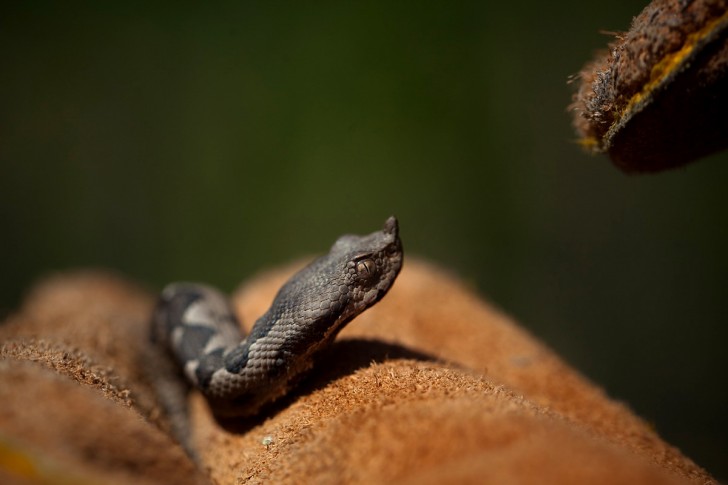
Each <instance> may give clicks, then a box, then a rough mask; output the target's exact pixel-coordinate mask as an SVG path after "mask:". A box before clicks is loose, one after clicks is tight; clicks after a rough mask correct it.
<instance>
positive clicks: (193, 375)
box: [151, 216, 403, 418]
mask: <svg viewBox="0 0 728 485" xmlns="http://www.w3.org/2000/svg"><path fill="white" fill-rule="evenodd" d="M402 260H403V251H402V243H401V241H400V238H399V224H398V221H397V219H396V218H395V217H394V216H392V217H389V218H388V219H387V220H386V222H385V223H384V227H383V229H382V230H379V231H376V232H373V233H371V234H368V235H362V236H360V235H351V234H348V235H344V236H341V237H339V238H338V239H337V240H336V242H335V243H334V245H333V246H332V247H331V249H330V251H329V252H328V253H327V254H325V255H324V256H321V257H319V258H318V259H315V260H314V261H313V262H311V263H310V264H309V265H308V266H306V267H304V268H303V269H301V270H300V271H298V272H297V273H295V274H294V275H293V276H292V277H291V278H290V279H289V280H288V281H287V282H286V283H285V284H284V285H283V286H282V287H281V288H280V290H278V293H277V294H276V296H275V298H274V299H273V302H272V304H271V305H270V308H268V310H267V311H266V312H265V313H264V314H263V315H262V316H261V317H259V318H258V319H257V320H256V322H255V324H254V325H253V327H252V329H251V331H250V333H249V334H248V335H243V332H242V330H241V326H240V323H239V320H238V318H237V317H236V315H235V312H234V311H233V310H232V305H231V303H230V302H229V301H228V299H227V298H226V296H225V295H224V294H223V293H222V292H221V291H220V290H217V289H216V288H213V287H212V286H209V285H206V284H201V283H188V282H175V283H171V284H169V285H167V286H166V287H165V288H164V289H163V290H162V292H161V295H160V297H159V299H158V303H157V305H156V307H155V310H154V313H153V316H152V324H151V340H152V342H153V344H154V345H155V348H160V349H161V350H162V351H163V353H164V354H165V356H166V357H165V358H166V359H168V361H169V362H172V365H173V366H175V367H176V369H177V371H178V373H181V374H183V375H184V378H185V379H186V381H187V385H188V386H189V387H192V388H196V389H197V390H199V391H200V392H201V393H202V394H203V395H204V396H205V397H206V399H207V402H208V404H209V406H210V409H211V410H212V412H213V414H214V415H215V416H218V417H222V418H231V417H232V418H234V417H244V416H252V415H255V414H257V413H259V412H260V410H261V408H263V407H265V406H267V405H269V404H270V403H272V402H274V401H275V400H277V399H279V398H280V397H282V396H284V395H286V394H287V393H288V392H289V391H290V390H291V389H292V388H293V387H295V386H296V385H297V384H298V382H299V381H300V380H301V377H302V376H303V375H305V374H306V372H307V371H309V370H310V369H311V368H312V367H313V365H314V361H315V358H316V356H317V355H318V354H320V352H321V351H322V350H324V349H325V348H327V347H328V346H329V345H330V344H331V342H332V341H333V340H334V338H335V337H336V335H337V334H338V333H339V331H341V329H342V328H344V326H346V325H347V324H348V323H349V322H350V321H351V320H353V319H354V318H355V317H357V316H358V315H360V314H361V313H362V312H363V311H365V310H366V309H367V308H370V307H371V306H372V305H374V304H376V303H377V302H378V301H380V300H381V299H382V298H383V297H384V295H386V294H387V292H388V291H389V289H390V288H391V287H392V284H393V283H394V281H395V279H396V278H397V275H398V274H399V272H400V269H401V267H402Z"/></svg>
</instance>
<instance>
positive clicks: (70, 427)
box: [0, 260, 713, 484]
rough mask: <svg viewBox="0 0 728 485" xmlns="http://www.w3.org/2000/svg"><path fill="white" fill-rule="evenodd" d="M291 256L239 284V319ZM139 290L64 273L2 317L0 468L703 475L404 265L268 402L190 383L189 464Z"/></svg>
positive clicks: (443, 287)
mask: <svg viewBox="0 0 728 485" xmlns="http://www.w3.org/2000/svg"><path fill="white" fill-rule="evenodd" d="M294 269H295V268H290V267H289V268H285V269H282V270H279V271H274V272H271V273H266V274H264V275H261V276H259V277H257V278H255V279H254V280H253V281H251V282H250V283H249V284H247V285H246V286H244V287H243V288H242V289H241V290H240V291H239V292H238V293H237V294H236V297H235V302H236V306H237V308H238V310H239V312H240V314H241V316H242V318H243V321H244V322H246V323H247V324H248V325H250V324H251V323H252V322H253V321H254V320H255V317H257V316H258V315H260V314H261V313H262V312H263V311H264V310H265V309H266V308H267V306H268V304H269V303H270V301H271V300H272V298H273V295H274V294H275V292H276V290H277V288H278V287H279V286H280V285H281V284H282V282H283V281H284V280H285V279H286V278H287V277H288V276H289V275H290V274H291V273H292V271H293V270H294ZM152 302H153V298H152V295H151V294H150V293H147V292H145V291H144V290H142V289H140V288H139V287H137V286H135V285H134V284H132V283H129V282H125V281H123V280H122V279H120V278H117V277H113V276H109V275H105V274H101V273H72V274H67V275H62V276H58V277H54V278H50V279H48V280H46V281H45V282H43V283H41V284H40V285H39V286H37V287H36V288H35V289H34V290H33V291H32V292H31V293H30V296H29V297H28V299H27V301H26V303H25V304H24V306H23V308H22V309H21V310H20V311H19V312H18V313H17V314H16V315H14V316H12V317H11V318H10V319H9V320H8V322H6V323H5V324H4V325H2V326H0V342H1V343H2V346H1V347H0V402H2V405H0V481H2V482H3V483H6V482H8V483H15V482H17V483H35V482H39V481H42V479H44V478H48V477H55V478H57V477H61V478H65V479H66V481H69V482H74V483H76V482H79V481H80V482H84V481H86V482H91V483H93V482H99V481H101V482H108V483H129V482H135V483H141V484H146V483H150V484H151V483H183V484H184V483H203V482H205V481H206V480H208V479H211V480H212V481H213V482H214V483H263V482H265V483H271V482H272V483H293V482H296V483H340V482H342V481H343V482H352V483H382V482H402V483H442V482H452V481H457V482H461V483H468V482H472V483H483V482H496V483H548V482H551V483H641V482H649V483H712V482H713V480H712V478H711V477H710V476H709V475H708V474H707V473H706V472H705V471H704V470H702V469H701V468H699V467H698V466H696V465H695V464H694V463H693V462H692V461H690V460H689V459H688V458H686V457H684V456H683V455H681V454H680V452H679V451H678V450H676V449H675V448H673V447H671V446H670V445H668V444H667V443H665V442H664V441H662V440H661V439H660V438H659V436H657V434H656V433H655V432H654V430H653V429H651V427H650V426H649V425H647V424H646V423H644V422H643V421H642V420H640V419H639V418H637V417H636V416H635V415H634V414H632V413H631V412H630V411H629V409H628V408H626V407H625V406H624V405H622V404H619V403H616V402H614V401H611V400H609V399H608V398H607V397H606V396H605V395H604V394H603V392H602V391H601V390H600V389H599V388H598V387H595V386H594V385H593V384H591V383H589V382H588V381H587V380H586V379H584V378H583V377H582V376H580V375H579V374H578V373H577V372H576V371H574V370H573V369H571V368H569V367H568V366H567V365H566V364H564V363H563V361H561V360H560V359H559V358H558V357H557V356H556V355H554V354H553V352H551V351H550V350H549V349H547V348H546V347H544V346H543V345H542V344H540V343H538V342H537V341H535V340H534V339H533V338H532V337H531V336H530V335H528V333H526V332H525V331H523V330H522V329H521V328H519V327H518V326H517V325H516V324H515V323H514V322H513V321H512V320H510V319H509V318H508V317H507V316H505V315H503V314H502V313H500V312H498V311H497V310H495V309H493V308H492V307H490V306H489V305H488V304H486V303H485V302H483V301H482V300H481V299H480V298H478V297H477V296H476V295H475V294H473V292H471V291H470V290H469V289H468V288H466V287H465V286H464V285H462V284H461V283H459V282H458V281H457V279H456V278H454V277H452V276H451V275H448V274H447V273H445V272H443V271H441V270H439V269H436V268H433V267H432V266H430V265H428V264H425V263H422V262H418V261H412V260H408V261H407V263H406V264H405V267H404V269H403V270H402V273H401V275H400V277H399V279H398V281H397V283H396V284H395V285H394V287H393V289H392V290H391V292H390V294H389V295H388V296H387V297H386V298H385V299H384V300H383V301H382V302H381V303H380V304H378V305H377V306H376V307H374V308H372V309H371V310H369V311H368V312H366V313H365V314H364V315H362V316H361V317H359V318H357V319H356V320H355V321H354V322H352V323H351V324H350V325H349V326H348V327H347V328H346V329H345V330H344V331H343V332H342V334H341V336H340V337H339V339H338V340H337V342H336V343H335V344H334V346H333V347H332V348H331V349H330V350H329V351H328V352H327V353H326V354H325V355H323V356H322V358H321V361H320V362H319V365H317V366H316V368H315V370H314V371H313V373H312V374H311V375H310V376H309V377H308V378H307V379H306V380H305V381H304V382H303V383H302V385H301V386H300V387H299V388H298V389H297V391H296V392H294V393H293V394H292V395H290V396H289V397H287V398H285V399H284V400H283V401H281V402H279V403H278V404H276V405H275V406H274V407H273V408H272V409H269V410H268V411H267V412H266V413H265V414H264V415H262V416H259V417H257V418H254V419H249V420H237V421H233V422H224V423H218V422H216V421H215V420H214V419H213V418H212V417H211V415H210V414H209V411H208V408H207V405H206V403H205V402H204V400H203V399H202V398H201V397H200V396H199V395H198V394H196V393H193V394H191V396H190V404H191V422H192V430H193V441H194V445H195V446H196V447H197V449H198V450H199V453H200V457H201V465H200V469H201V470H202V471H201V472H197V471H195V468H194V465H193V463H192V461H191V460H190V459H188V458H187V456H186V455H184V453H183V451H182V449H181V448H180V447H179V446H178V445H176V444H174V443H173V442H172V441H171V439H170V438H169V437H168V436H167V434H166V433H165V432H164V430H165V429H167V425H166V422H165V419H164V417H163V416H161V415H160V414H159V412H158V411H157V406H156V405H155V400H154V397H153V394H152V392H151V389H150V388H149V386H148V385H147V384H146V380H145V373H144V369H143V367H142V362H143V361H144V355H145V353H146V352H148V348H147V346H146V345H147V344H146V325H147V319H148V316H149V312H150V311H151V306H152ZM3 473H4V474H5V475H4V476H3ZM39 477H40V479H39Z"/></svg>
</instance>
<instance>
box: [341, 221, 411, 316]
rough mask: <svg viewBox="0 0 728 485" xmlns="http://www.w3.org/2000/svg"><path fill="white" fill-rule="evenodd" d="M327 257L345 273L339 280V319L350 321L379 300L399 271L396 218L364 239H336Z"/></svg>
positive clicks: (401, 254) (346, 237)
mask: <svg viewBox="0 0 728 485" xmlns="http://www.w3.org/2000/svg"><path fill="white" fill-rule="evenodd" d="M329 256H330V257H332V258H333V259H336V260H338V261H339V264H342V265H343V269H345V271H344V272H343V273H342V274H341V276H340V278H341V282H342V284H341V285H340V287H339V292H340V294H341V300H346V301H347V303H348V304H347V305H345V306H344V308H343V309H344V313H345V315H342V316H344V317H345V318H346V317H349V318H352V317H353V316H356V315H357V314H359V313H360V312H362V311H364V310H365V309H366V308H368V307H369V306H371V305H373V304H374V303H376V302H377V301H379V300H381V299H382V297H383V296H384V295H385V294H386V293H387V291H389V288H390V287H391V286H392V284H393V283H394V280H395V278H396V277H397V275H398V274H399V271H400V269H401V268H402V256H403V253H402V242H401V241H400V239H399V224H398V222H397V218H395V217H394V216H392V217H390V218H389V219H387V221H386V222H385V223H384V228H383V229H382V230H381V231H376V232H373V233H371V234H369V235H366V236H354V235H347V236H342V237H340V238H339V239H338V240H337V241H336V243H335V244H334V246H333V247H332V248H331V252H330V253H329Z"/></svg>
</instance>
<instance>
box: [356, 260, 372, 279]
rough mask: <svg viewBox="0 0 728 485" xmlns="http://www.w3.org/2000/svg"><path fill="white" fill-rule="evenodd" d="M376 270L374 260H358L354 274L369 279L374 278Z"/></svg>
mask: <svg viewBox="0 0 728 485" xmlns="http://www.w3.org/2000/svg"><path fill="white" fill-rule="evenodd" d="M376 270H377V265H376V264H374V260H373V259H371V258H365V259H360V260H359V261H357V262H356V273H357V274H358V275H359V276H360V277H361V278H364V279H369V278H371V277H372V276H374V273H375V272H376Z"/></svg>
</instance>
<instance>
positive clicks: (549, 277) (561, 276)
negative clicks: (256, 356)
mask: <svg viewBox="0 0 728 485" xmlns="http://www.w3.org/2000/svg"><path fill="white" fill-rule="evenodd" d="M6 3H8V2H6ZM306 3H307V2H250V3H244V2H228V3H217V4H204V5H203V4H202V3H185V2H183V3H180V2H161V3H159V2H158V3H156V4H155V5H154V6H151V7H150V6H149V5H148V4H147V3H141V2H140V3H138V4H137V3H135V2H117V3H112V4H106V5H101V4H97V3H95V2H89V3H88V4H83V3H67V2H63V3H61V2H53V3H51V2H48V3H43V2H23V3H20V2H17V3H16V4H15V5H8V4H3V6H2V7H0V88H1V89H0V202H1V204H0V227H2V234H3V235H2V238H0V239H1V241H0V244H1V245H2V246H0V249H1V250H2V263H0V264H1V267H0V268H1V274H2V280H1V282H0V284H1V287H0V291H1V294H0V308H1V309H2V310H0V311H2V312H3V313H8V312H10V311H12V310H13V309H14V308H16V307H17V305H18V304H19V302H20V299H21V298H22V294H23V291H24V290H25V289H27V288H28V287H29V285H31V284H32V282H33V281H34V280H36V279H37V278H38V277H40V276H42V275H44V274H47V273H49V272H53V271H57V270H64V269H69V268H76V267H88V266H97V267H108V268H113V269H115V270H117V271H118V272H120V273H122V274H125V275H128V276H129V277H131V278H133V279H136V280H138V281H140V282H143V283H145V284H147V285H148V286H149V287H152V288H158V287H160V286H161V285H163V284H164V283H165V282H168V281H170V280H175V279H188V280H189V279H199V280H204V281H210V282H213V283H215V284H217V285H219V286H221V287H222V288H224V289H226V290H230V289H232V288H234V287H235V285H237V284H238V283H239V282H240V281H241V280H242V279H244V278H246V277H249V276H250V275H251V274H253V273H254V272H256V271H259V270H262V269H263V268H266V267H269V266H271V265H275V264H279V263H283V262H287V261H289V260H291V259H293V258H296V257H299V256H301V255H306V254H311V253H315V252H322V251H324V250H325V249H327V248H328V246H329V245H330V244H331V242H332V241H333V240H334V239H335V238H336V237H337V236H338V235H339V234H341V233H345V232H369V231H372V230H374V229H375V228H378V227H380V225H381V224H382V222H383V221H384V219H385V218H386V217H387V216H388V215H389V214H391V213H394V214H396V215H397V216H398V217H399V218H400V223H401V227H402V234H403V239H404V243H405V246H406V250H407V252H408V254H409V255H419V256H422V257H426V258H429V259H431V260H433V261H436V262H438V263H440V264H441V265H443V266H445V267H448V268H452V269H454V270H455V271H456V272H458V273H459V274H460V275H461V276H462V277H463V278H464V279H465V280H467V281H469V282H472V284H473V286H474V287H476V288H477V290H478V291H479V292H481V293H482V294H483V295H485V296H486V297H487V298H488V299H490V300H492V301H493V302H495V303H496V304H497V305H499V306H500V307H502V308H503V309H505V310H506V311H507V312H509V313H511V314H512V315H514V316H515V317H516V318H517V319H518V320H519V321H520V322H521V323H522V324H523V325H524V326H525V327H527V328H528V329H529V330H530V331H531V332H533V333H534V334H535V335H537V336H538V337H540V338H541V339H542V340H544V341H545V342H547V343H548V344H549V345H550V346H551V347H553V348H554V349H556V351H558V352H559V353H560V354H562V355H563V356H564V357H565V358H566V359H567V360H568V361H569V362H570V363H572V364H573V365H574V366H576V367H577V368H579V369H581V370H582V371H583V372H584V373H585V374H586V375H587V376H589V377H590V378H591V379H593V380H594V381H596V382H598V383H600V384H601V385H603V386H604V387H605V388H606V389H607V391H608V392H609V393H610V394H611V395H612V396H614V397H615V398H617V399H621V400H624V401H626V402H628V403H629V404H630V405H631V406H632V407H633V408H634V409H635V410H636V411H637V412H638V413H639V414H640V415H642V416H643V417H645V418H646V419H647V420H649V421H650V422H652V423H654V425H655V427H656V428H657V430H658V431H659V432H660V434H661V435H662V436H664V437H665V438H666V439H667V440H669V441H671V442H672V443H674V444H676V445H677V446H678V447H680V448H681V449H682V450H683V451H684V452H685V453H686V454H688V455H689V456H690V457H692V458H694V459H695V460H696V461H697V462H698V463H699V464H700V465H702V466H704V467H706V468H708V470H710V471H711V472H712V473H714V474H716V475H717V476H718V477H722V478H724V479H725V478H726V477H728V464H727V463H726V460H725V457H726V456H727V455H726V453H727V452H728V418H727V417H726V414H727V413H726V410H728V386H726V385H725V382H724V375H725V373H726V370H727V369H728V352H726V351H725V347H726V338H727V337H728V334H727V331H726V325H725V323H726V309H727V308H726V307H727V302H728V299H727V298H726V296H727V295H726V288H728V251H726V248H727V247H728V213H727V212H726V207H728V205H727V204H728V190H726V188H725V187H726V178H727V177H728V156H727V155H726V154H719V155H717V156H714V157H711V159H708V160H705V161H702V162H700V163H697V164H695V165H692V166H690V167H688V168H685V169H681V170H677V171H672V172H669V173H664V174H660V175H657V176H641V177H628V176H625V175H623V174H622V173H620V172H619V171H617V170H616V169H615V168H613V167H612V166H611V164H610V163H609V162H608V161H607V159H605V158H603V157H591V156H588V155H586V154H585V153H583V152H582V151H581V150H580V149H579V147H578V146H577V145H576V144H575V143H574V138H575V135H574V134H573V132H572V129H571V127H570V114H569V113H568V112H567V110H566V107H567V105H568V104H569V103H570V96H571V92H572V90H573V87H570V86H567V78H568V77H569V76H570V75H572V74H575V73H576V72H578V71H579V69H580V68H581V66H582V65H583V63H584V62H586V61H587V59H589V58H590V57H591V55H592V54H593V53H594V51H595V50H597V49H600V48H603V47H605V46H606V43H607V42H608V41H609V40H610V39H611V37H610V36H608V35H605V34H603V33H600V31H603V30H606V31H617V30H626V29H627V28H628V26H629V22H630V20H631V18H632V17H633V16H634V15H636V14H637V13H639V11H640V10H641V9H642V7H643V6H644V4H643V3H641V2H635V1H626V0H622V1H614V2H610V3H609V5H608V8H607V6H606V5H605V4H603V3H601V4H600V3H596V2H594V3H591V4H585V3H584V2H582V1H577V0H567V1H560V2H537V1H530V2H529V1H526V2H522V3H510V2H500V3H498V4H488V3H486V2H441V3H427V2H409V1H400V2H363V3H358V2H357V3H354V2H352V3H348V2H332V3H326V2H316V3H315V5H307V4H306ZM721 382H723V383H722V384H721Z"/></svg>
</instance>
